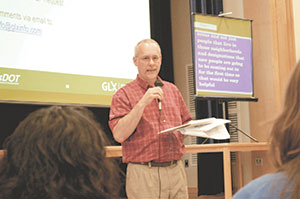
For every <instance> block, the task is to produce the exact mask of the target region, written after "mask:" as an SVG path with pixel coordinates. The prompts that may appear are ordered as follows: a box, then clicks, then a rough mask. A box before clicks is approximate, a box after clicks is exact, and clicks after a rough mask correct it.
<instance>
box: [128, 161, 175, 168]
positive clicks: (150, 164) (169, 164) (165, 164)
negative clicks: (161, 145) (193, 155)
mask: <svg viewBox="0 0 300 199" xmlns="http://www.w3.org/2000/svg"><path fill="white" fill-rule="evenodd" d="M130 163H132V164H141V165H147V166H149V167H168V166H171V165H173V164H177V160H172V161H170V162H153V161H150V162H130Z"/></svg>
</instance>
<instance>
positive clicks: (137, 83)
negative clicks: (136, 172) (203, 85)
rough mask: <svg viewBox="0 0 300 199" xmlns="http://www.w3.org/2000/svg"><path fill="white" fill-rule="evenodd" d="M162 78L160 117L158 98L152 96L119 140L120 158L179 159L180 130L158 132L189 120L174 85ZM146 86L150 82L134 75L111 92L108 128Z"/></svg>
mask: <svg viewBox="0 0 300 199" xmlns="http://www.w3.org/2000/svg"><path fill="white" fill-rule="evenodd" d="M159 79H160V78H159ZM160 80H161V79H160ZM161 81H162V83H163V86H162V90H163V92H164V96H163V99H162V101H161V104H162V110H161V117H159V110H158V102H157V100H153V102H152V103H150V104H148V105H147V106H146V107H145V109H144V113H143V115H142V118H141V120H140V122H139V124H138V126H137V128H136V129H135V131H134V132H133V133H132V135H131V136H129V137H128V138H127V140H125V141H124V142H123V143H122V153H123V162H149V161H151V160H154V161H157V162H166V161H171V160H179V159H180V158H181V156H182V155H183V154H184V153H185V148H184V144H183V139H184V136H183V135H182V134H181V133H180V132H178V131H177V132H171V133H163V134H158V132H159V131H161V130H164V129H168V128H171V127H175V126H178V125H181V124H184V123H186V122H188V121H189V120H191V116H190V114H189V112H188V110H187V108H186V105H185V103H184V101H183V98H182V95H181V93H180V91H179V90H178V89H177V87H176V86H175V85H174V84H172V83H170V82H166V81H163V80H161ZM148 88H150V86H149V85H148V84H147V83H146V82H145V81H143V80H142V79H141V78H139V77H138V76H137V78H136V79H135V80H134V81H132V82H129V83H128V84H126V85H125V86H124V87H122V88H120V89H119V90H118V91H117V92H116V93H115V94H114V96H113V99H112V103H111V107H110V116H109V117H110V120H109V126H110V128H111V129H113V128H114V127H115V125H116V124H117V122H118V121H119V120H120V119H121V118H122V117H123V116H125V115H126V114H128V113H129V112H130V111H131V109H132V108H133V107H134V106H135V105H136V104H137V103H138V101H139V100H140V99H141V98H142V96H143V95H144V94H145V93H146V91H147V89H148Z"/></svg>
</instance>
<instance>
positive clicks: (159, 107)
mask: <svg viewBox="0 0 300 199" xmlns="http://www.w3.org/2000/svg"><path fill="white" fill-rule="evenodd" d="M162 85H163V83H162V82H161V81H160V80H159V79H158V80H156V81H155V82H154V86H158V87H162ZM157 101H158V110H159V111H161V101H160V99H158V100H157Z"/></svg>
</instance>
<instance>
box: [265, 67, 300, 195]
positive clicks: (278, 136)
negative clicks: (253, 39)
mask: <svg viewBox="0 0 300 199" xmlns="http://www.w3.org/2000/svg"><path fill="white" fill-rule="evenodd" d="M270 152H271V154H272V159H273V162H274V163H275V166H276V167H277V168H278V170H280V171H283V172H285V173H286V174H287V176H288V179H289V181H293V182H294V185H295V189H294V191H292V194H294V196H295V197H296V198H297V196H300V62H298V64H297V66H296V67H295V68H294V71H293V72H292V73H291V76H290V79H289V82H288V85H287V89H286V93H285V98H284V106H283V110H282V112H281V114H280V115H279V117H278V118H277V119H276V121H275V123H274V125H273V128H272V131H271V150H270Z"/></svg>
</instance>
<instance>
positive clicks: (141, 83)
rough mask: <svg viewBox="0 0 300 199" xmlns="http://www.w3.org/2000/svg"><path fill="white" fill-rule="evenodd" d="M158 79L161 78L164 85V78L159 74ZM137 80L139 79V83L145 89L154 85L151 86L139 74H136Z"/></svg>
mask: <svg viewBox="0 0 300 199" xmlns="http://www.w3.org/2000/svg"><path fill="white" fill-rule="evenodd" d="M157 79H159V80H160V81H161V82H162V84H163V85H164V82H163V80H162V79H161V78H160V77H159V76H157ZM136 80H137V82H138V84H139V85H140V86H141V87H142V88H143V89H145V90H147V89H148V88H151V87H152V86H150V85H149V84H148V83H147V82H146V81H144V80H142V79H141V78H140V77H139V75H137V76H136Z"/></svg>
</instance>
